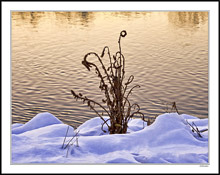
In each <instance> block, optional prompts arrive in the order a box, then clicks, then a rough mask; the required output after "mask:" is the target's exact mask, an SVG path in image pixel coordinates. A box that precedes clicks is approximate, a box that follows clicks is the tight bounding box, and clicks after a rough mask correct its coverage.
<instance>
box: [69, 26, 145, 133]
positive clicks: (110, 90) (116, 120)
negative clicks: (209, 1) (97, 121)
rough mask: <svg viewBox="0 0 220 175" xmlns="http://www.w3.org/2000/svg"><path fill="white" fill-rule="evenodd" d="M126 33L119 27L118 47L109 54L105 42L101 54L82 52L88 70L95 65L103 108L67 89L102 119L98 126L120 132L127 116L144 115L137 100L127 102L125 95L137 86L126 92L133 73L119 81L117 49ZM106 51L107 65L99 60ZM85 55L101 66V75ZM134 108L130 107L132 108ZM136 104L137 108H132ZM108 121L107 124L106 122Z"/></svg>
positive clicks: (120, 68) (124, 129)
mask: <svg viewBox="0 0 220 175" xmlns="http://www.w3.org/2000/svg"><path fill="white" fill-rule="evenodd" d="M126 35H127V32H126V31H125V30H123V31H121V33H120V36H119V40H118V44H119V51H117V52H116V53H115V55H113V56H112V57H111V54H110V49H109V47H108V46H105V47H104V49H103V51H102V54H101V56H99V55H98V54H97V53H95V52H90V53H87V54H86V55H85V56H84V59H83V61H82V64H83V65H84V66H85V67H86V68H87V69H88V70H89V71H90V70H91V68H92V67H93V68H94V69H95V73H96V74H97V76H98V77H99V78H100V86H99V88H100V89H101V91H104V96H105V98H104V99H102V102H103V103H105V104H106V106H107V108H105V107H104V106H103V105H101V104H100V103H98V102H95V101H94V100H91V99H88V98H87V97H86V96H83V95H82V94H80V93H79V94H76V93H75V92H74V91H73V90H71V93H72V95H73V96H74V98H75V99H76V100H77V99H80V100H83V102H85V101H86V102H87V104H88V106H89V107H90V108H91V109H92V110H93V111H94V112H95V113H96V114H97V115H98V116H99V117H100V118H101V119H102V120H103V124H102V125H101V129H102V130H103V132H106V131H104V129H103V126H104V125H107V127H108V130H109V133H110V134H121V133H126V132H127V123H128V121H129V119H130V118H131V117H133V116H135V115H141V116H142V119H144V115H143V114H142V113H141V112H140V111H139V110H140V107H139V105H137V104H133V105H131V104H130V102H129V95H130V94H131V93H132V90H133V89H134V88H136V87H140V86H139V85H136V86H134V87H132V88H131V89H130V90H129V91H128V93H127V89H128V85H129V84H130V83H131V82H132V81H133V79H134V76H133V75H131V76H130V77H129V78H128V80H127V82H126V83H125V84H124V85H123V80H124V77H125V57H124V55H123V54H122V49H121V39H122V38H123V37H125V36H126ZM106 51H107V54H108V58H109V64H110V65H109V66H108V67H107V68H106V67H105V65H104V64H103V61H102V59H103V58H104V55H105V52H106ZM89 56H95V57H96V58H97V59H98V61H99V64H100V65H101V69H102V70H103V71H102V72H104V75H102V73H101V71H100V69H99V68H98V66H97V65H96V64H94V63H92V62H89V61H88V57H89ZM96 107H99V108H100V109H101V110H102V111H103V112H104V113H105V114H106V115H107V116H108V117H109V119H107V120H105V119H104V118H103V117H102V115H103V114H102V115H101V114H100V113H99V112H98V111H97V110H96ZM132 108H134V111H133V112H131V111H132ZM136 108H137V109H136ZM108 121H110V125H109V124H108V123H107V122H108Z"/></svg>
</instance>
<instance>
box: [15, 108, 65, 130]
mask: <svg viewBox="0 0 220 175" xmlns="http://www.w3.org/2000/svg"><path fill="white" fill-rule="evenodd" d="M61 123H63V122H61V121H60V120H59V119H58V118H56V117H55V116H53V115H52V114H50V113H48V112H45V113H40V114H37V115H36V116H35V117H34V118H32V119H31V120H30V121H29V122H27V123H25V124H24V125H21V126H18V125H19V124H16V125H13V126H14V128H13V129H12V134H20V133H23V132H26V131H30V130H33V129H37V128H41V127H45V126H49V125H53V124H61ZM17 126H18V127H17Z"/></svg>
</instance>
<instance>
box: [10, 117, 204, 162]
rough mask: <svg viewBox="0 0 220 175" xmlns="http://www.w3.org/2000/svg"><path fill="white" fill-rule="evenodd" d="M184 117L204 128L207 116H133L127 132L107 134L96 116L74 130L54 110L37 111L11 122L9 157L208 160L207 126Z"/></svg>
mask: <svg viewBox="0 0 220 175" xmlns="http://www.w3.org/2000/svg"><path fill="white" fill-rule="evenodd" d="M186 120H187V121H186ZM187 122H188V123H192V122H194V123H195V124H196V126H197V127H198V129H199V130H200V129H207V128H208V119H199V118H197V117H194V116H189V115H186V114H182V115H178V114H177V113H165V114H163V115H160V116H158V117H157V119H156V120H155V122H154V123H153V124H152V125H150V126H147V123H146V122H143V121H142V120H141V119H131V120H130V121H129V123H128V132H127V134H114V135H110V134H108V132H107V133H104V132H103V131H102V130H101V124H102V123H103V121H102V120H101V119H100V118H99V117H96V118H93V119H90V120H88V121H86V122H85V123H83V124H82V125H81V126H79V127H78V128H76V129H75V130H74V128H73V127H71V126H68V125H66V124H63V123H62V122H61V121H60V120H59V119H57V118H56V117H55V116H53V115H52V114H50V113H40V114H38V115H36V116H35V117H34V118H33V119H31V120H30V121H29V122H27V123H25V124H13V125H12V163H73V164H76V163H80V164H82V163H92V164H93V163H123V164H124V163H126V164H127V163H135V164H137V163H181V164H182V163H208V131H205V132H202V133H201V135H202V137H199V136H198V135H197V134H196V133H195V132H192V129H191V127H190V126H189V124H188V123H187ZM67 129H68V132H67ZM104 130H106V131H107V127H104ZM76 133H78V135H77V137H74V138H73V136H74V135H75V134H76ZM66 134H67V135H66ZM65 136H66V137H65ZM72 138H73V139H72ZM64 139H65V144H64V145H65V146H67V148H66V149H63V147H62V145H63V143H64ZM71 139H72V140H71ZM76 139H77V141H78V143H77V141H76ZM68 143H70V144H68Z"/></svg>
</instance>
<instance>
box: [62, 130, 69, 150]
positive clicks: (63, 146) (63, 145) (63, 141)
mask: <svg viewBox="0 0 220 175" xmlns="http://www.w3.org/2000/svg"><path fill="white" fill-rule="evenodd" d="M68 131H69V126H68V127H67V130H66V135H65V138H64V140H63V145H62V148H63V147H64V143H65V140H66V136H67V133H68Z"/></svg>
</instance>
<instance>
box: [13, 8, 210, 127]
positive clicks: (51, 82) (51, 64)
mask: <svg viewBox="0 0 220 175" xmlns="http://www.w3.org/2000/svg"><path fill="white" fill-rule="evenodd" d="M11 16H12V44H11V51H12V60H11V63H12V64H11V65H12V122H13V123H15V122H20V123H24V122H26V121H28V120H29V119H31V118H32V117H34V116H35V115H36V114H37V113H40V112H45V111H47V112H50V113H52V114H54V115H55V116H56V117H58V118H60V119H61V120H62V121H63V122H65V123H68V124H71V125H72V126H75V127H76V126H78V125H79V124H80V123H82V122H84V121H86V120H88V119H89V118H91V117H95V116H96V115H95V114H94V113H93V111H90V110H89V108H88V107H87V106H86V105H84V104H82V102H81V101H77V102H76V101H75V100H74V99H73V97H72V94H71V92H70V90H71V89H74V90H75V91H76V92H82V93H83V94H84V95H87V96H88V97H90V98H93V99H95V100H97V101H100V99H101V97H102V94H101V92H100V90H99V89H98V83H99V80H98V78H97V77H96V75H95V73H94V72H88V71H87V69H86V68H85V67H84V66H83V65H82V64H81V61H82V60H83V57H84V55H85V54H86V53H88V52H91V51H94V52H97V53H98V54H101V52H102V49H103V47H104V46H106V45H107V46H109V47H110V51H111V53H112V54H114V53H115V52H116V51H118V37H119V33H120V31H121V30H126V31H127V33H128V35H127V36H126V37H125V38H123V39H122V41H121V44H122V52H123V54H124V56H125V59H126V79H127V78H128V76H129V75H131V74H133V75H134V76H135V79H134V81H133V85H135V84H139V85H140V86H141V88H139V89H136V91H134V93H133V94H132V97H131V98H132V99H131V100H132V102H137V103H138V104H139V105H140V106H141V110H142V112H143V113H144V114H145V116H149V117H151V116H155V115H158V114H161V113H163V112H164V108H165V107H166V106H165V105H164V104H162V101H166V102H172V101H175V102H176V103H177V107H178V110H179V112H180V113H186V114H189V115H194V116H197V117H200V118H206V117H208V12H12V15H11Z"/></svg>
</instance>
